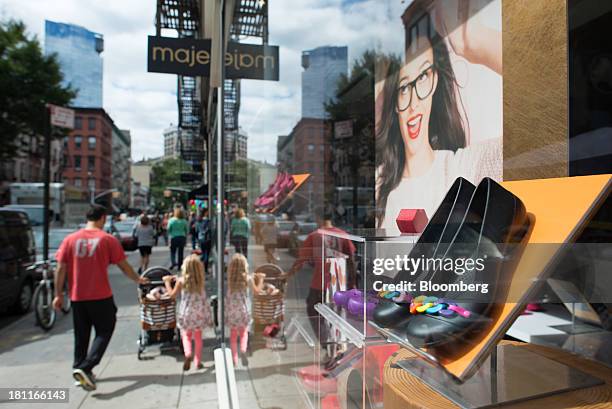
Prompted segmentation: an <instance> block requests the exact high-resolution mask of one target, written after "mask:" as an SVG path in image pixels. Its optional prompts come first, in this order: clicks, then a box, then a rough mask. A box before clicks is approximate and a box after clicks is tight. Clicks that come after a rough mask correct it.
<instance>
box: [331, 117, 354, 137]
mask: <svg viewBox="0 0 612 409" xmlns="http://www.w3.org/2000/svg"><path fill="white" fill-rule="evenodd" d="M351 136H353V120H352V119H349V120H347V121H338V122H334V138H336V139H344V138H350V137H351Z"/></svg>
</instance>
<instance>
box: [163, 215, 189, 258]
mask: <svg viewBox="0 0 612 409" xmlns="http://www.w3.org/2000/svg"><path fill="white" fill-rule="evenodd" d="M188 229H189V226H188V225H187V221H186V220H185V213H184V212H183V209H181V208H176V209H174V217H172V218H170V221H168V236H169V237H170V262H171V263H172V266H170V269H173V268H174V266H177V267H178V268H181V266H182V265H183V249H184V248H185V243H186V242H187V233H188ZM177 253H178V263H177V259H176V255H177Z"/></svg>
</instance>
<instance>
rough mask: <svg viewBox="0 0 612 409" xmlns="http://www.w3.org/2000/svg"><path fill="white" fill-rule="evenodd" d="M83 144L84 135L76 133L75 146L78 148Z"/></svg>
mask: <svg viewBox="0 0 612 409" xmlns="http://www.w3.org/2000/svg"><path fill="white" fill-rule="evenodd" d="M82 144H83V137H82V136H81V135H76V136H75V137H74V147H75V148H76V149H81V145H82Z"/></svg>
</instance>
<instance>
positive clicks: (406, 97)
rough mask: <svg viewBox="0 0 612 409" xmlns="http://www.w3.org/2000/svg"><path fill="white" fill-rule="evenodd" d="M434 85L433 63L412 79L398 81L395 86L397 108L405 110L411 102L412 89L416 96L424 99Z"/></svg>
mask: <svg viewBox="0 0 612 409" xmlns="http://www.w3.org/2000/svg"><path fill="white" fill-rule="evenodd" d="M433 85H434V66H433V64H432V65H430V66H429V67H427V68H425V69H424V70H423V71H421V73H420V74H419V75H418V76H417V77H416V78H415V79H414V80H412V81H410V82H405V83H400V85H399V87H398V88H397V109H398V110H399V111H400V112H401V111H405V110H406V109H408V107H409V106H410V104H411V103H412V90H413V89H414V90H415V91H416V95H417V98H418V99H419V100H424V99H425V98H427V97H428V96H429V95H430V94H431V92H432V91H433Z"/></svg>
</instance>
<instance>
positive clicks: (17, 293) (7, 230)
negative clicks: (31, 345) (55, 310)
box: [0, 208, 36, 313]
mask: <svg viewBox="0 0 612 409" xmlns="http://www.w3.org/2000/svg"><path fill="white" fill-rule="evenodd" d="M35 258H36V247H35V245H34V236H33V234H32V227H31V226H30V221H29V219H28V215H27V214H26V213H25V212H22V211H17V210H11V209H6V208H0V288H1V289H2V291H0V310H5V309H7V308H12V309H13V310H14V311H15V312H19V313H25V312H27V311H28V310H29V309H30V304H31V302H32V293H33V290H34V272H33V271H28V267H30V266H31V265H32V264H33V263H34V261H35Z"/></svg>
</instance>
